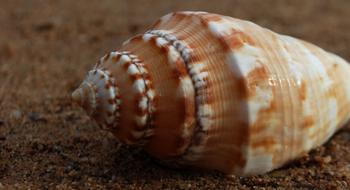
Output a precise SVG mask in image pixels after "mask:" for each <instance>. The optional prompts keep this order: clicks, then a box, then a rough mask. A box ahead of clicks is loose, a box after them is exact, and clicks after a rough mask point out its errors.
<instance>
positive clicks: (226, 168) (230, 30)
mask: <svg viewBox="0 0 350 190" xmlns="http://www.w3.org/2000/svg"><path fill="white" fill-rule="evenodd" d="M348 73H350V66H349V65H348V63H347V62H346V61H345V60H343V59H341V58H340V57H338V56H336V55H334V54H331V53H328V52H326V51H324V50H322V49H321V48H318V47H316V46H314V45H312V44H310V43H307V42H304V41H302V40H298V39H295V38H292V37H289V36H285V35H280V34H276V33H274V32H272V31H270V30H267V29H264V28H262V27H260V26H258V25H255V24H253V23H251V22H248V21H243V20H239V19H234V18H230V17H226V16H221V15H216V14H210V13H204V12H178V13H171V14H168V15H166V16H164V17H162V18H161V19H160V20H159V21H158V22H156V23H155V24H154V26H153V27H152V29H150V30H149V31H147V32H146V33H144V34H141V35H137V36H135V37H133V38H131V39H129V40H128V41H126V42H125V43H124V44H123V47H122V50H121V51H118V52H112V53H109V54H107V55H106V56H104V57H103V58H101V60H100V61H99V62H98V63H97V64H96V66H95V68H94V69H93V70H92V71H90V72H89V74H88V76H87V78H86V79H85V81H84V82H83V84H82V85H81V87H80V88H78V90H77V91H76V92H75V94H74V97H73V98H74V99H76V100H77V101H78V102H79V103H80V104H81V105H82V106H83V107H84V108H85V109H87V108H88V109H87V110H88V113H89V115H91V116H92V117H93V118H94V119H95V120H96V121H97V122H98V123H99V124H100V125H101V126H102V127H103V128H106V129H108V130H110V131H112V132H113V133H114V134H115V135H116V137H117V138H118V139H119V140H120V141H122V142H124V143H128V144H140V145H142V146H144V148H145V149H146V150H147V151H148V152H149V153H150V154H152V155H153V156H155V157H156V158H158V159H161V160H165V161H169V162H176V163H179V164H183V165H191V166H195V167H201V168H207V169H215V170H220V171H223V172H225V173H229V174H237V175H250V174H260V173H264V172H268V171H271V170H273V169H275V168H278V167H280V166H282V165H283V164H285V163H286V162H289V161H291V160H293V159H295V158H297V157H298V156H300V155H301V154H302V153H304V152H307V151H309V150H311V149H312V148H314V147H316V146H319V145H321V144H323V143H324V142H325V141H327V140H328V139H329V138H330V137H331V135H332V134H334V133H335V131H336V130H337V129H339V128H340V127H341V126H342V125H343V124H344V123H345V122H346V121H347V120H348V119H349V117H350V85H348V84H347V83H346V81H347V80H346V78H347V74H348ZM84 89H85V90H84Z"/></svg>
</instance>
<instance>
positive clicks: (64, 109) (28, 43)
mask: <svg viewBox="0 0 350 190" xmlns="http://www.w3.org/2000/svg"><path fill="white" fill-rule="evenodd" d="M126 2H127V1H113V0H106V1H99V0H90V1H83V0H77V1H71V0H62V1H54V0H50V1H42V0H31V1H20V0H18V1H14V0H0V108H1V109H0V189H11V188H12V189H27V188H32V189H88V188H91V189H109V188H117V189H124V188H128V189H161V188H164V189H198V188H207V189H220V188H232V189H236V188H239V189H263V188H265V189H274V188H279V189H290V188H298V189H336V188H338V189H349V188H350V150H349V149H350V148H349V144H350V127H349V126H348V127H345V128H344V129H342V130H341V131H339V132H338V133H337V134H336V135H335V136H334V137H333V138H332V139H331V140H330V141H329V142H328V143H326V144H325V145H324V146H323V147H320V148H318V149H316V150H314V151H312V152H311V153H310V154H308V155H305V156H304V157H302V158H301V159H299V160H297V161H295V162H294V163H292V164H290V165H288V166H286V167H284V168H282V169H279V170H276V171H274V172H271V173H269V174H266V175H262V176H255V177H247V178H240V177H232V178H226V177H225V176H224V175H222V174H220V173H215V172H203V171H184V170H172V169H169V168H165V167H163V166H160V165H159V164H157V163H156V162H155V161H154V160H153V159H152V158H151V157H150V156H148V155H147V154H145V153H144V152H143V151H142V150H140V149H138V148H133V147H127V146H121V147H119V145H118V143H117V142H116V140H115V138H113V137H112V136H111V135H110V134H108V133H107V132H104V131H101V130H100V129H99V128H98V127H97V126H96V125H95V124H94V123H93V122H91V121H90V120H89V118H87V116H86V114H85V113H83V111H81V110H80V109H78V108H77V107H74V106H72V105H71V102H70V98H69V95H70V93H71V92H72V90H73V89H74V88H75V87H77V86H78V85H79V83H80V81H81V80H82V78H83V77H84V75H85V74H86V72H87V71H88V69H89V68H91V67H92V66H93V64H94V63H95V62H96V61H97V59H98V58H100V57H101V56H103V55H104V54H105V53H107V52H109V51H111V50H116V49H118V48H119V47H120V44H121V42H122V41H123V40H126V39H127V38H128V37H130V36H132V35H134V34H136V33H140V32H142V31H144V30H145V29H146V27H147V26H149V25H150V24H152V23H153V21H155V19H157V18H158V17H160V16H161V15H164V14H166V13H168V12H171V11H175V10H205V11H210V12H216V13H221V14H225V15H230V16H234V17H238V18H242V19H248V20H252V21H254V22H256V23H258V24H260V25H262V26H265V27H268V28H270V29H273V30H275V31H277V32H280V33H284V34H289V35H292V36H296V37H299V38H303V39H305V40H308V41H311V42H313V43H315V44H317V45H319V46H321V47H323V48H325V49H327V50H330V51H332V52H335V53H337V54H339V55H341V56H343V57H344V58H346V59H348V60H350V35H349V34H350V20H349V18H350V11H349V10H350V1H348V0H332V1H327V0H317V1H316V0H309V1H301V0H296V1H295V0H290V1H286V0H281V1H277V0H276V1H272V0H264V1H260V0H254V1H250V0H249V1H242V0H237V1H216V2H215V3H213V2H214V1H209V0H207V1H200V0H196V1H191V2H186V1H178V2H180V3H167V2H165V1H161V0H158V1H156V0H153V1H146V0H144V1H133V0H129V1H128V2H129V3H126Z"/></svg>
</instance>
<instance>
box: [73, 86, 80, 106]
mask: <svg viewBox="0 0 350 190" xmlns="http://www.w3.org/2000/svg"><path fill="white" fill-rule="evenodd" d="M72 101H73V102H75V103H77V104H78V105H79V106H81V105H82V94H81V88H78V89H76V90H75V91H74V92H73V93H72Z"/></svg>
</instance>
